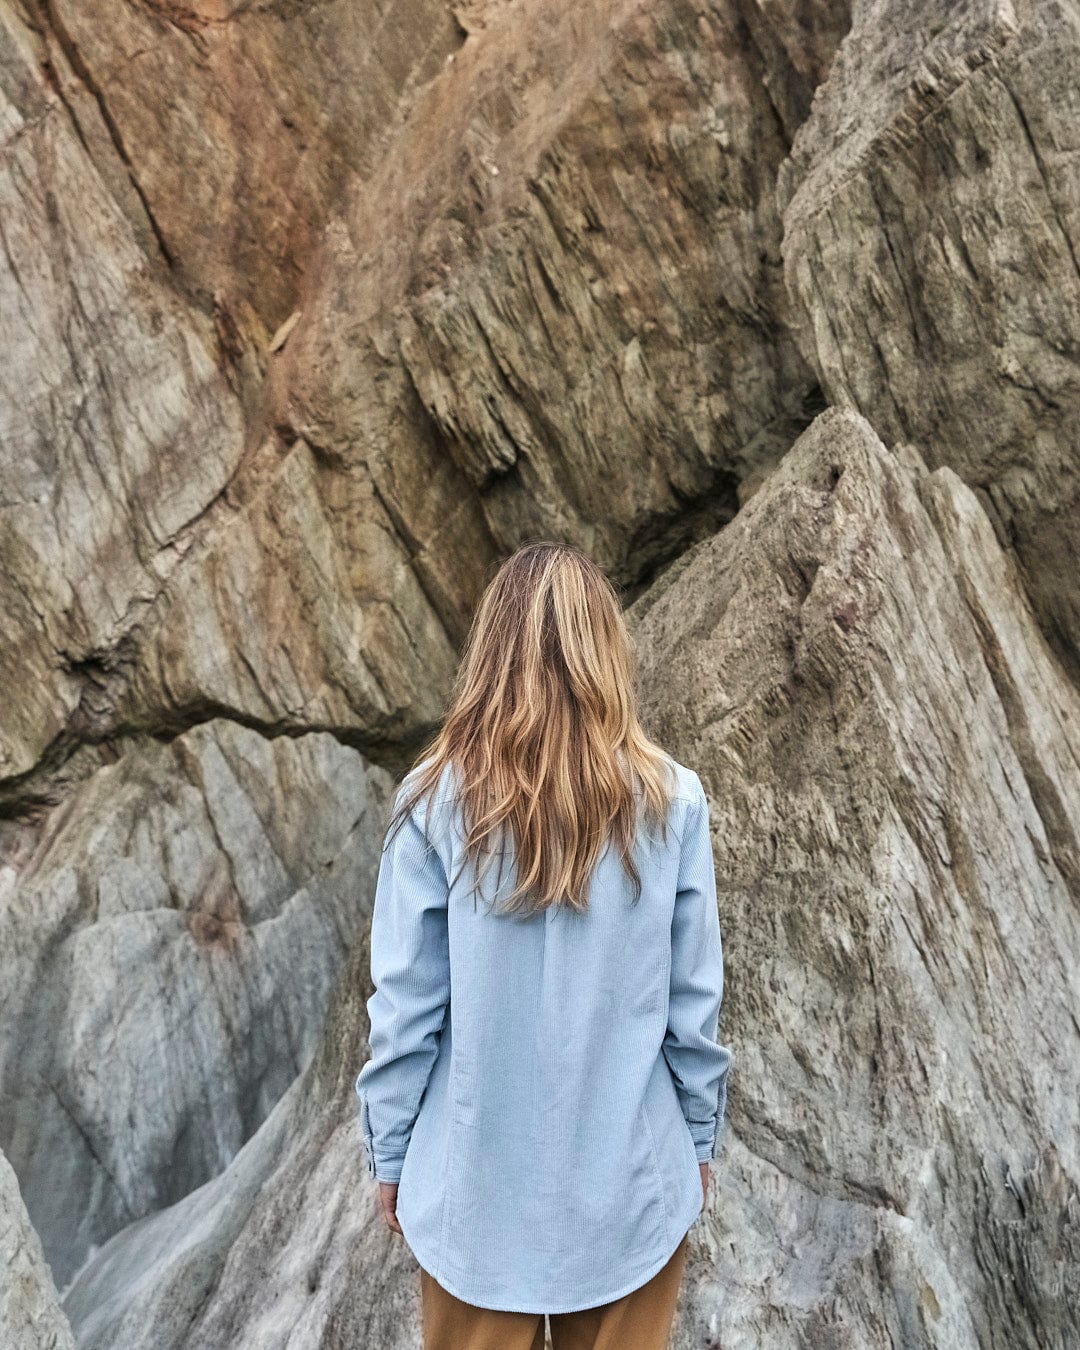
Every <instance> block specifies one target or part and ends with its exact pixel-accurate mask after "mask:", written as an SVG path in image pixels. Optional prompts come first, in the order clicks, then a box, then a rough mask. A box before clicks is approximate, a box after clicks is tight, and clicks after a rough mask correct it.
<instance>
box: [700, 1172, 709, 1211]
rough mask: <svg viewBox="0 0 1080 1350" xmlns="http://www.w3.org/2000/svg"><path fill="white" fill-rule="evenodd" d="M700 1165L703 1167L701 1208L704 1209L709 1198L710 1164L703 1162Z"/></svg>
mask: <svg viewBox="0 0 1080 1350" xmlns="http://www.w3.org/2000/svg"><path fill="white" fill-rule="evenodd" d="M699 1166H700V1167H701V1208H702V1209H704V1208H705V1205H706V1203H707V1201H708V1199H709V1164H708V1163H707V1162H703V1163H700V1164H699ZM699 1212H700V1211H699Z"/></svg>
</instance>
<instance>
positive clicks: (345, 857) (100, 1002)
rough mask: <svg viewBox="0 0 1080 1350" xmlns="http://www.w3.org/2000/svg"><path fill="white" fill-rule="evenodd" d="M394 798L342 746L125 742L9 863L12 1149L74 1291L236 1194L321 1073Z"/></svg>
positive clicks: (0, 1047)
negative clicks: (101, 1256) (120, 1253)
mask: <svg viewBox="0 0 1080 1350" xmlns="http://www.w3.org/2000/svg"><path fill="white" fill-rule="evenodd" d="M390 782H391V780H390V777H389V775H388V774H387V773H386V772H385V771H384V770H381V769H377V768H373V767H372V766H370V765H368V764H366V763H365V761H364V760H363V759H362V758H361V756H360V755H359V754H357V753H356V752H355V751H354V750H351V749H348V748H346V747H344V746H341V745H339V744H338V743H337V742H336V741H335V740H334V739H333V738H332V737H330V736H328V735H325V734H312V735H309V736H306V737H302V738H298V739H292V738H288V737H282V738H279V739H276V740H272V741H271V740H266V739H264V738H263V737H261V736H260V735H258V734H257V733H256V732H254V731H251V730H249V729H247V728H244V727H238V726H236V725H235V724H232V723H229V722H222V721H218V722H211V723H208V724H206V725H205V726H201V727H197V728H193V729H192V730H191V731H189V732H187V733H185V734H184V735H183V736H181V737H179V738H177V739H175V740H173V741H171V742H168V743H160V742H154V741H145V740H141V739H138V740H135V741H133V742H131V743H128V744H126V745H125V746H124V748H123V753H122V754H121V755H120V758H119V759H118V760H117V761H116V762H115V763H114V764H111V765H104V766H102V767H101V768H99V769H98V770H97V772H96V773H94V774H93V775H92V776H91V777H90V778H89V779H87V780H86V781H85V782H84V783H83V784H81V785H80V786H79V787H78V788H77V789H76V790H75V791H74V792H73V793H72V794H71V795H70V796H69V797H68V798H67V800H66V801H65V803H64V805H63V807H61V808H58V809H57V810H56V811H54V812H53V813H52V814H51V815H49V816H48V817H47V818H46V819H45V820H44V821H43V822H42V824H41V825H40V826H39V827H38V828H37V829H36V830H35V831H32V832H29V833H28V834H27V835H26V837H25V838H23V839H22V840H21V844H20V847H19V848H18V849H17V850H16V849H14V848H12V849H11V850H9V852H10V856H11V859H12V860H11V861H10V862H9V863H8V865H7V866H6V867H4V868H3V869H0V1141H2V1143H3V1147H4V1150H5V1152H6V1153H7V1155H8V1157H9V1159H10V1161H11V1163H12V1165H13V1166H14V1167H15V1169H16V1171H17V1172H18V1174H19V1177H20V1181H21V1185H22V1191H23V1196H24V1199H25V1201H26V1206H27V1209H28V1210H29V1212H30V1215H31V1218H32V1219H33V1222H34V1224H35V1226H36V1228H37V1230H38V1232H39V1233H40V1235H41V1238H42V1241H43V1243H44V1247H45V1252H46V1255H47V1257H48V1259H49V1263H50V1265H51V1267H52V1270H53V1273H54V1276H55V1278H56V1279H57V1282H58V1283H59V1284H61V1285H63V1284H64V1283H65V1282H66V1281H67V1280H68V1279H69V1278H70V1276H71V1275H72V1274H73V1272H74V1271H75V1269H77V1267H78V1266H79V1265H80V1264H81V1262H82V1261H83V1260H84V1258H85V1257H86V1255H87V1253H88V1251H89V1250H90V1249H91V1248H92V1247H95V1246H97V1245H100V1243H101V1242H103V1241H104V1240H105V1239H106V1238H108V1237H109V1236H110V1235H111V1234H112V1233H114V1232H116V1231H117V1230H118V1229H120V1228H123V1227H126V1226H127V1225H129V1224H131V1223H132V1222H133V1221H134V1220H136V1219H138V1218H141V1217H142V1216H143V1215H145V1214H148V1213H151V1212H153V1211H154V1210H156V1209H160V1208H162V1207H164V1206H167V1205H170V1204H172V1203H173V1202H174V1201H175V1200H178V1199H179V1198H180V1197H182V1196H184V1195H186V1194H187V1193H188V1192H189V1191H191V1190H193V1189H195V1188H196V1187H197V1186H199V1185H201V1184H202V1183H203V1182H205V1181H207V1180H208V1179H209V1178H211V1177H213V1176H215V1175H216V1174H217V1173H218V1172H220V1171H221V1170H222V1168H223V1167H224V1166H225V1165H226V1164H227V1163H228V1162H229V1161H230V1160H231V1159H232V1158H233V1156H234V1155H235V1154H236V1152H237V1151H238V1150H239V1149H240V1147H241V1145H242V1144H243V1143H244V1141H245V1140H246V1139H247V1138H248V1137H249V1136H250V1135H251V1134H253V1133H254V1132H255V1131H256V1130H257V1129H258V1127H259V1126H260V1125H261V1124H262V1122H263V1121H264V1120H265V1119H266V1118H267V1116H268V1115H269V1113H270V1111H271V1109H272V1108H273V1106H274V1105H275V1103H276V1102H277V1101H278V1099H279V1097H281V1095H282V1094H283V1093H284V1092H285V1090H286V1089H287V1088H288V1087H289V1085H290V1084H291V1083H292V1082H293V1081H294V1080H295V1079H296V1077H297V1075H298V1073H299V1072H300V1071H301V1070H302V1069H303V1068H304V1067H305V1065H306V1064H307V1063H308V1061H309V1060H310V1058H311V1055H312V1053H313V1052H314V1050H315V1047H316V1046H317V1044H318V1043H319V1036H320V1032H321V1027H322V1021H323V1017H324V1014H325V1011H326V1007H327V1002H328V999H329V996H330V991H331V988H332V986H333V982H334V979H335V976H336V975H337V973H338V970H339V967H340V965H341V962H342V960H343V959H344V955H345V953H346V951H347V950H348V948H349V946H350V944H351V943H352V941H353V939H354V937H355V934H356V932H357V930H358V928H359V927H360V926H361V924H362V921H363V920H364V919H365V918H366V917H367V916H369V914H370V909H369V905H370V896H371V891H372V886H373V879H374V875H375V870H376V868H377V862H378V846H379V840H380V837H381V835H380V831H381V826H382V823H383V822H382V818H383V815H384V813H385V811H386V809H387V806H388V799H387V793H388V790H389V785H390ZM8 828H9V830H10V828H11V827H8ZM9 842H10V841H9Z"/></svg>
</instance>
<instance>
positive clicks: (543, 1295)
mask: <svg viewBox="0 0 1080 1350" xmlns="http://www.w3.org/2000/svg"><path fill="white" fill-rule="evenodd" d="M673 763H675V769H676V775H677V780H678V786H677V789H676V796H675V799H674V801H673V803H672V806H671V810H670V814H669V823H668V825H669V827H668V838H667V842H666V843H662V842H661V840H660V837H659V834H658V833H656V834H655V836H653V835H650V834H647V833H646V832H645V831H644V829H642V830H640V831H639V835H638V838H637V839H636V841H635V855H634V856H635V861H636V862H637V866H638V868H639V870H640V873H641V881H642V892H641V897H640V899H639V900H638V901H637V903H636V904H635V903H631V902H632V899H633V894H634V892H633V884H632V882H631V880H630V878H629V876H628V875H627V873H626V871H625V869H624V868H623V865H622V862H621V860H620V858H619V856H618V853H617V850H615V849H614V847H612V846H609V847H608V849H607V850H606V851H605V853H604V855H603V856H602V858H601V860H600V862H599V864H598V865H597V869H596V871H595V873H594V875H593V878H592V882H591V887H590V892H589V905H588V909H587V910H586V911H585V912H584V913H576V912H574V911H572V910H569V909H565V908H561V907H559V908H553V909H548V910H546V911H544V912H542V913H540V914H536V915H532V916H529V917H526V918H522V917H519V916H511V915H505V914H497V913H493V912H491V900H492V898H493V897H495V896H496V895H504V894H507V893H508V892H509V890H510V889H511V887H512V885H513V865H512V862H511V863H510V865H509V867H504V874H503V878H502V881H501V883H499V884H498V885H497V886H496V880H495V878H496V876H497V873H498V863H497V861H496V862H495V863H493V864H492V866H491V868H490V871H489V872H487V873H486V874H485V875H484V876H483V877H482V879H481V888H480V891H479V894H478V897H477V898H476V901H475V904H474V898H473V896H472V895H471V887H472V884H473V881H474V879H475V876H476V873H475V868H474V867H473V866H472V865H471V864H470V865H468V866H466V867H465V868H464V869H463V870H462V872H461V876H460V877H458V871H459V865H460V862H461V857H462V831H461V822H460V818H459V815H458V811H457V808H456V806H455V804H454V798H453V794H452V792H451V790H450V788H451V783H450V777H449V774H450V771H449V770H447V772H446V773H444V775H443V777H442V780H441V781H440V783H439V785H438V787H437V788H436V790H435V792H434V794H433V800H432V803H431V805H432V815H431V818H430V824H429V823H428V822H427V817H426V810H427V801H426V799H425V800H424V801H421V802H418V803H417V804H416V805H415V806H414V807H413V810H412V812H411V813H410V815H409V817H408V818H407V819H406V820H405V821H404V822H403V824H402V825H401V827H400V829H399V830H398V831H397V832H396V833H395V834H394V835H393V837H392V838H391V839H390V840H389V841H388V842H386V843H384V850H383V855H382V861H381V865H380V870H379V876H378V882H377V885H376V891H375V901H374V911H373V917H372V925H371V976H372V981H373V984H374V986H375V992H374V993H373V994H372V996H371V998H370V999H369V1000H368V1005H367V1007H368V1013H369V1016H370V1034H369V1043H370V1051H371V1053H370V1057H369V1058H368V1060H367V1062H366V1063H365V1064H364V1065H363V1068H362V1069H361V1071H360V1074H359V1077H358V1078H357V1080H356V1092H357V1096H358V1099H359V1119H360V1126H361V1137H362V1142H363V1146H364V1151H365V1153H366V1157H367V1163H368V1171H369V1173H370V1174H371V1175H372V1176H373V1177H375V1178H377V1179H378V1180H381V1181H391V1182H398V1183H399V1189H398V1198H397V1216H398V1222H399V1223H400V1224H401V1228H402V1232H403V1233H404V1235H405V1240H406V1241H407V1242H408V1244H409V1246H410V1248H411V1249H412V1252H413V1255H414V1256H415V1257H416V1260H417V1261H418V1263H419V1264H420V1265H421V1266H422V1267H423V1268H424V1269H425V1270H426V1271H427V1272H428V1273H429V1274H430V1275H432V1276H434V1278H435V1279H436V1280H437V1281H438V1282H439V1283H440V1284H441V1285H442V1286H443V1287H444V1288H445V1289H447V1290H449V1292H450V1293H452V1294H454V1295H456V1296H457V1297H458V1298H460V1299H463V1300H464V1301H465V1302H467V1303H471V1304H474V1305H476V1306H479V1307H484V1308H496V1309H504V1310H508V1311H516V1312H532V1313H538V1312H539V1313H560V1312H573V1311H576V1310H578V1309H581V1308H589V1307H594V1306H596V1305H598V1304H601V1303H607V1302H609V1301H611V1300H612V1299H616V1298H620V1297H622V1295H623V1294H626V1293H629V1292H630V1291H631V1290H633V1289H636V1288H638V1287H639V1286H641V1285H642V1284H644V1283H645V1282H646V1281H647V1280H648V1279H650V1278H651V1277H652V1276H653V1275H654V1274H656V1272H657V1271H658V1270H659V1269H660V1268H661V1267H662V1266H663V1265H664V1264H665V1262H666V1261H667V1260H668V1258H669V1257H670V1256H671V1255H672V1253H673V1252H674V1250H675V1248H676V1246H677V1245H678V1243H679V1242H680V1241H681V1239H682V1237H683V1235H684V1234H685V1233H686V1231H687V1229H688V1228H689V1227H690V1225H691V1224H692V1223H693V1222H694V1220H695V1219H696V1218H697V1216H698V1214H699V1213H700V1211H701V1208H702V1202H701V1178H700V1174H699V1163H700V1162H703V1161H705V1160H707V1159H709V1158H712V1157H715V1156H717V1153H718V1150H719V1145H720V1142H721V1139H722V1137H723V1133H724V1127H725V1110H726V1104H727V1087H728V1077H729V1072H730V1069H731V1065H732V1061H733V1054H732V1050H731V1049H730V1048H729V1047H728V1046H725V1045H721V1044H719V1043H718V1041H717V1039H716V1037H717V1030H718V1025H719V1014H720V1004H721V999H722V996H723V954H722V948H721V935H720V922H719V914H718V910H717V894H716V879H715V872H714V865H713V855H712V848H711V844H710V840H709V806H708V801H707V799H706V796H705V792H704V789H703V788H702V785H701V780H700V779H699V778H698V776H697V774H696V773H695V772H694V771H693V770H691V769H688V768H686V767H684V766H683V765H681V764H678V763H677V762H675V761H673ZM405 781H406V782H408V781H409V780H408V779H406V780H405ZM403 789H404V784H402V787H401V788H399V790H398V800H400V793H401V791H402V790H403ZM511 847H512V846H511Z"/></svg>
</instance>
